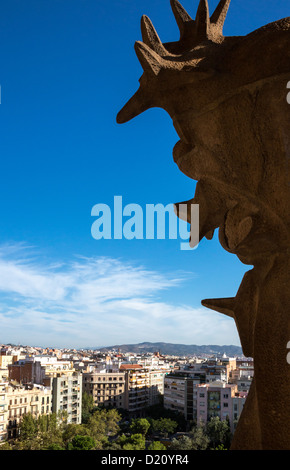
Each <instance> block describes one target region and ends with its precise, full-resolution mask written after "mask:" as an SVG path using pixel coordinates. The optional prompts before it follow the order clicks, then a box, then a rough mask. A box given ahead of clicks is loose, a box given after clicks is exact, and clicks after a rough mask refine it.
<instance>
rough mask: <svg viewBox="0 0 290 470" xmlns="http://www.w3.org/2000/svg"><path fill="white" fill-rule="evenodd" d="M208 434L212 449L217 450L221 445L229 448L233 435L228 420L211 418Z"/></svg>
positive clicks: (207, 427)
mask: <svg viewBox="0 0 290 470" xmlns="http://www.w3.org/2000/svg"><path fill="white" fill-rule="evenodd" d="M206 434H207V436H208V438H209V441H210V442H209V445H210V448H211V449H215V448H216V447H218V446H219V445H224V447H225V448H229V446H230V442H231V437H232V435H231V430H230V425H229V420H228V419H227V420H221V419H220V418H219V417H218V416H215V417H213V418H211V419H210V421H209V422H208V423H207V425H206Z"/></svg>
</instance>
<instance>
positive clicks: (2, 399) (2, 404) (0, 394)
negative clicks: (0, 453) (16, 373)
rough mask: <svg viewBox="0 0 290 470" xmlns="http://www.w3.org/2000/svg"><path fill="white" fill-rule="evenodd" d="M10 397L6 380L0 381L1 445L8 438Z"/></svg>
mask: <svg viewBox="0 0 290 470" xmlns="http://www.w3.org/2000/svg"><path fill="white" fill-rule="evenodd" d="M7 425H8V398H7V393H6V384H5V382H2V383H0V445H1V443H2V442H3V441H5V440H6V438H7Z"/></svg>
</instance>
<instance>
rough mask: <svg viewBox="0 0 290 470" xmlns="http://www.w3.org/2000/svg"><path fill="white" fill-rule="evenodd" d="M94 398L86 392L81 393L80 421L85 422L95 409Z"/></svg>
mask: <svg viewBox="0 0 290 470" xmlns="http://www.w3.org/2000/svg"><path fill="white" fill-rule="evenodd" d="M95 408H96V407H95V403H94V398H93V396H92V395H90V394H89V393H87V392H83V394H82V423H84V424H85V423H87V422H88V419H89V417H90V415H91V413H92V412H93V410H94V409H95Z"/></svg>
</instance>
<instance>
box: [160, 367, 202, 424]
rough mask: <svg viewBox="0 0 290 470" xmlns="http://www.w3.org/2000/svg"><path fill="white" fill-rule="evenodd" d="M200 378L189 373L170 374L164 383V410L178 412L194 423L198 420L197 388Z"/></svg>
mask: <svg viewBox="0 0 290 470" xmlns="http://www.w3.org/2000/svg"><path fill="white" fill-rule="evenodd" d="M199 383H200V377H193V376H192V375H191V374H189V373H184V372H183V371H181V372H179V373H178V372H176V373H172V374H168V375H167V376H166V377H165V381H164V408H166V409H168V410H172V411H177V412H179V413H182V414H183V415H184V416H185V419H187V420H189V421H192V420H194V419H195V418H196V407H195V394H194V391H195V387H196V385H197V384H199Z"/></svg>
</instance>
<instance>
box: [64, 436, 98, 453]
mask: <svg viewBox="0 0 290 470" xmlns="http://www.w3.org/2000/svg"><path fill="white" fill-rule="evenodd" d="M95 447H96V441H95V439H93V438H92V437H91V436H79V435H77V436H75V437H74V438H73V440H72V441H71V442H70V443H69V445H68V450H92V449H94V448H95Z"/></svg>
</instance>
